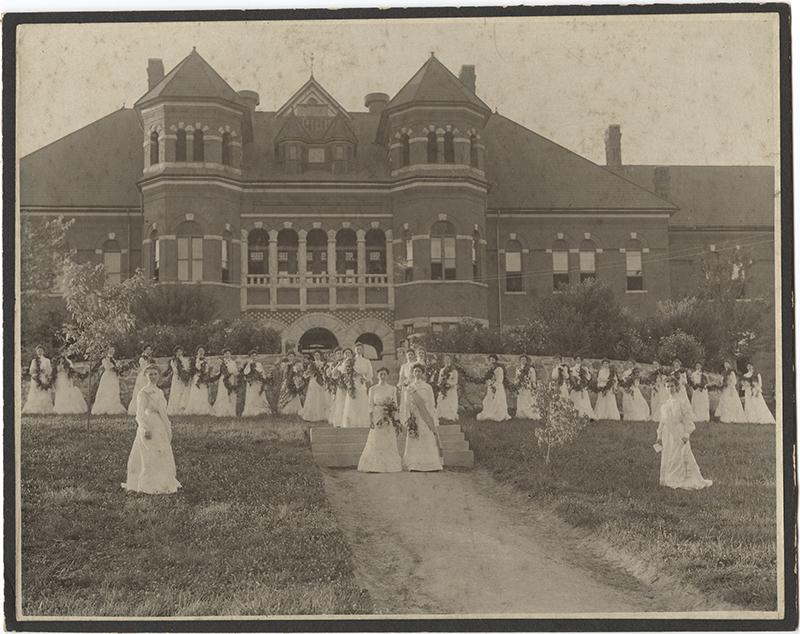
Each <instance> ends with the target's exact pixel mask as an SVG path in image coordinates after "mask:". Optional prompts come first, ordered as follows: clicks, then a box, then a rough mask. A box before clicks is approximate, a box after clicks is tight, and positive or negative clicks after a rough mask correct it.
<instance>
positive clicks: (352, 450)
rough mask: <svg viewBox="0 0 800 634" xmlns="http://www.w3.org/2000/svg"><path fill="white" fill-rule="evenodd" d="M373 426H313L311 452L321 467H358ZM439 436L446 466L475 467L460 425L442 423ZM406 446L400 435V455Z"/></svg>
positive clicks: (398, 447) (403, 436)
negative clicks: (370, 427)
mask: <svg viewBox="0 0 800 634" xmlns="http://www.w3.org/2000/svg"><path fill="white" fill-rule="evenodd" d="M368 435H369V428H365V427H348V428H344V427H330V426H329V427H314V428H312V429H311V451H312V452H313V454H314V459H315V460H316V461H317V464H319V465H320V466H321V467H357V466H358V460H359V458H361V452H362V451H364V446H365V445H366V444H367V436H368ZM439 438H440V439H441V441H442V448H443V449H444V466H445V467H472V466H473V462H474V459H473V455H472V450H471V449H470V448H469V442H468V441H466V440H464V433H463V432H462V431H461V426H460V425H439ZM405 448H406V437H405V435H404V434H401V435H400V436H398V437H397V450H398V451H399V452H400V456H402V455H403V451H405Z"/></svg>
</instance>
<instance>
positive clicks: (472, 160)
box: [469, 134, 478, 167]
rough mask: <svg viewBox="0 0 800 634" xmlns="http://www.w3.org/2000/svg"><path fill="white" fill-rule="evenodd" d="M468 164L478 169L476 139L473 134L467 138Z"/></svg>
mask: <svg viewBox="0 0 800 634" xmlns="http://www.w3.org/2000/svg"><path fill="white" fill-rule="evenodd" d="M469 164H470V165H471V166H472V167H478V137H476V136H475V135H474V134H473V135H472V136H471V137H470V138H469Z"/></svg>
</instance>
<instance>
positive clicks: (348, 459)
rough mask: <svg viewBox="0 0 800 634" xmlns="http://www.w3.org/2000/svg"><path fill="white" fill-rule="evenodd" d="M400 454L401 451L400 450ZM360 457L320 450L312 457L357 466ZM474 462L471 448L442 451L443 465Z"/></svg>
mask: <svg viewBox="0 0 800 634" xmlns="http://www.w3.org/2000/svg"><path fill="white" fill-rule="evenodd" d="M400 455H401V456H402V455H403V452H400ZM360 458H361V452H360V451H359V452H356V453H335V452H321V453H315V454H314V459H315V460H316V461H317V464H318V465H319V466H320V467H357V466H358V461H359V459H360ZM474 463H475V458H474V456H473V455H472V450H471V449H467V450H465V451H447V450H445V452H444V466H445V467H472V466H473V465H474Z"/></svg>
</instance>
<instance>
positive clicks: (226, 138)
mask: <svg viewBox="0 0 800 634" xmlns="http://www.w3.org/2000/svg"><path fill="white" fill-rule="evenodd" d="M222 164H223V165H230V164H231V135H230V133H228V132H225V133H224V134H223V135H222Z"/></svg>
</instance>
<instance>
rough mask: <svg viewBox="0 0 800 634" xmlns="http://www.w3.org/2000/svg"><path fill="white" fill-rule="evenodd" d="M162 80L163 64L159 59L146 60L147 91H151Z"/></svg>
mask: <svg viewBox="0 0 800 634" xmlns="http://www.w3.org/2000/svg"><path fill="white" fill-rule="evenodd" d="M162 79H164V62H163V61H161V60H160V59H153V58H151V59H148V60H147V90H153V88H155V87H156V84H158V82H160V81H161V80H162Z"/></svg>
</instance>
